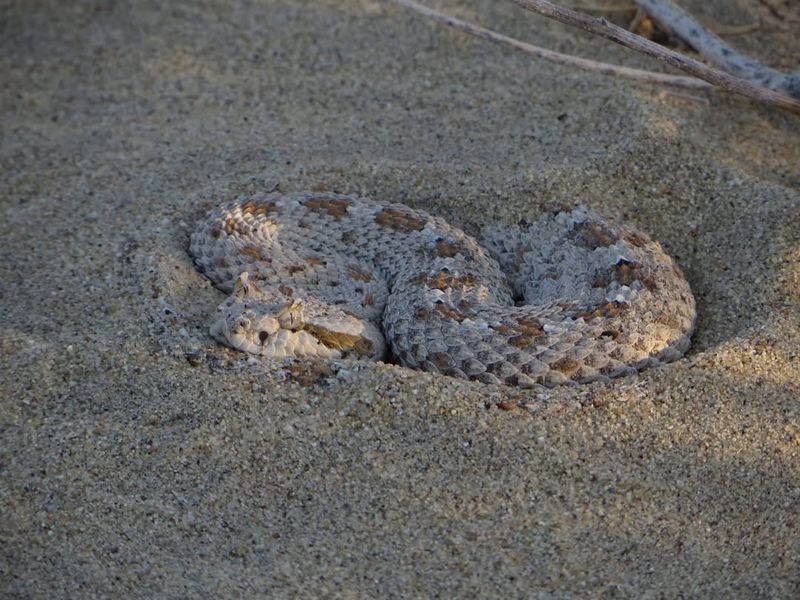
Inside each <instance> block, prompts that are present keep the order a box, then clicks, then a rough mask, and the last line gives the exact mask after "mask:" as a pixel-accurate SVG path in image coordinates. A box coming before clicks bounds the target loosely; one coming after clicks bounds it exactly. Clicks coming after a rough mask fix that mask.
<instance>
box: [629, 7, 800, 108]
mask: <svg viewBox="0 0 800 600" xmlns="http://www.w3.org/2000/svg"><path fill="white" fill-rule="evenodd" d="M636 4H638V5H639V6H640V7H641V9H642V10H644V11H645V12H646V13H647V14H648V15H650V17H651V18H652V19H653V20H654V21H656V22H657V23H658V24H659V25H661V27H663V28H664V29H667V30H668V31H671V32H672V33H673V34H675V35H676V36H677V37H679V38H681V39H682V40H683V41H684V42H686V43H687V44H689V45H690V46H691V47H692V48H694V49H695V50H697V51H698V52H699V53H700V54H701V55H702V56H704V57H705V58H706V59H708V60H710V61H711V62H713V63H714V64H716V65H719V66H720V67H722V68H723V69H725V70H726V71H727V72H728V73H732V74H734V75H736V76H737V77H741V78H742V79H746V80H747V81H750V82H753V83H755V84H757V85H759V86H761V87H765V88H768V89H771V90H775V91H777V92H780V93H782V94H786V95H787V96H791V97H793V98H797V99H800V73H794V74H786V73H781V72H780V71H777V70H775V69H772V68H770V67H767V66H765V65H762V64H761V63H759V62H758V61H756V60H754V59H752V58H749V57H747V56H744V55H743V54H740V53H739V52H737V51H736V50H734V49H733V48H731V47H730V46H729V45H728V44H726V43H725V42H724V41H723V40H722V39H720V38H719V37H717V36H716V35H715V34H714V33H712V32H711V31H709V30H708V29H706V28H705V27H703V26H702V25H700V23H698V22H697V21H696V20H695V19H694V18H693V17H692V16H691V15H690V14H689V13H687V12H686V11H685V10H683V9H682V8H680V7H679V6H676V5H675V4H673V3H672V2H669V1H668V0H636Z"/></svg>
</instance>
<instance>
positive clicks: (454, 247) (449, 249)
mask: <svg viewBox="0 0 800 600" xmlns="http://www.w3.org/2000/svg"><path fill="white" fill-rule="evenodd" d="M431 254H432V255H433V256H438V257H441V258H453V257H454V256H457V255H458V254H461V255H463V256H468V251H467V249H466V248H465V247H464V244H462V243H461V242H451V241H449V240H444V239H440V240H437V241H436V246H435V247H434V248H433V250H432V251H431Z"/></svg>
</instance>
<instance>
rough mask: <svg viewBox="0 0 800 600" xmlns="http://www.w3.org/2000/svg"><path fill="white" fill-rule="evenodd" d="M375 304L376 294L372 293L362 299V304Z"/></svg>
mask: <svg viewBox="0 0 800 600" xmlns="http://www.w3.org/2000/svg"><path fill="white" fill-rule="evenodd" d="M373 304H375V296H373V295H372V294H369V295H367V297H366V298H364V299H363V300H362V301H361V306H372V305H373Z"/></svg>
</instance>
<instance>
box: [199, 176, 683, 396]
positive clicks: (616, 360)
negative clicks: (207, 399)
mask: <svg viewBox="0 0 800 600" xmlns="http://www.w3.org/2000/svg"><path fill="white" fill-rule="evenodd" d="M190 252H191V254H192V256H193V257H194V260H195V263H196V265H197V266H198V268H199V269H200V271H201V272H202V273H204V274H205V275H206V276H207V277H208V278H209V279H210V280H211V282H212V283H213V284H214V285H215V286H216V287H218V288H219V289H221V290H223V291H224V292H226V293H228V294H230V296H229V297H228V298H227V300H225V301H224V302H223V303H222V304H221V305H220V307H219V308H218V309H217V318H216V320H215V322H214V324H213V325H212V327H211V333H212V335H213V336H214V337H215V338H216V339H218V340H219V341H221V342H222V343H224V344H226V345H228V346H230V347H232V348H235V349H238V350H242V351H244V352H249V353H252V354H257V355H262V356H265V357H273V358H285V357H321V358H339V357H347V356H351V357H358V358H365V359H372V360H381V359H385V358H386V357H387V356H388V355H389V353H391V355H392V356H393V357H394V359H395V360H397V361H398V362H400V363H401V364H402V365H405V366H408V367H412V368H416V369H423V370H426V371H432V372H436V373H442V374H446V375H451V376H455V377H461V378H468V379H475V380H479V381H483V382H487V383H505V384H508V385H518V386H526V387H527V386H534V385H536V384H542V385H546V386H553V385H557V384H563V383H582V382H588V381H593V380H598V379H607V378H611V377H617V376H620V375H624V374H628V373H632V372H634V371H637V370H640V369H643V368H645V367H648V366H653V365H659V364H662V363H666V362H669V361H672V360H675V359H677V358H679V357H680V356H682V355H683V353H684V352H686V350H687V349H688V347H689V344H690V337H691V334H692V331H693V329H694V323H695V302H694V298H693V296H692V293H691V290H690V289H689V285H688V283H687V282H686V280H685V279H684V277H683V275H682V274H681V271H680V269H679V268H678V266H677V265H676V264H675V262H674V261H673V260H672V259H671V258H670V257H669V256H667V255H666V254H665V253H664V251H663V250H662V248H661V246H660V245H659V244H658V243H656V242H653V241H652V240H650V238H649V237H647V236H646V235H645V234H643V233H641V232H639V231H636V230H634V229H631V228H629V227H625V226H620V225H614V224H611V223H610V222H608V221H606V220H605V219H603V218H601V217H600V216H598V215H596V214H594V213H592V212H590V211H588V210H586V209H584V208H577V209H574V210H572V211H570V212H560V213H558V214H554V215H550V216H548V217H546V218H544V219H543V220H541V221H539V222H537V223H527V222H520V223H519V224H518V225H516V226H512V227H506V226H503V227H500V226H495V227H487V228H485V229H484V230H483V231H482V232H481V236H480V243H479V242H478V241H477V240H476V239H475V238H473V237H470V236H469V235H467V234H466V233H464V232H463V231H462V230H460V229H458V228H456V227H453V226H451V225H449V224H448V223H447V222H445V221H444V220H443V219H441V218H438V217H435V216H432V215H429V214H427V213H425V212H423V211H420V210H415V209H412V208H409V207H408V206H405V205H402V204H395V203H388V202H381V201H372V200H367V199H364V198H356V197H352V196H343V195H338V194H331V193H323V192H304V193H292V194H275V193H274V194H265V193H259V194H255V195H251V196H247V197H242V198H239V199H237V200H234V201H231V202H228V203H226V204H223V205H222V206H221V207H219V208H216V209H214V210H212V211H211V212H210V213H209V214H208V216H207V218H206V219H205V220H203V221H202V222H201V223H200V224H199V225H198V227H197V229H196V231H195V232H194V234H193V235H192V237H191V244H190Z"/></svg>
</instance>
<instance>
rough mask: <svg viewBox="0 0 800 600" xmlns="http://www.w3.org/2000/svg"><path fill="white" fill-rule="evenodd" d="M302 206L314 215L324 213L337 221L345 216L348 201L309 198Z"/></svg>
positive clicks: (348, 204)
mask: <svg viewBox="0 0 800 600" xmlns="http://www.w3.org/2000/svg"><path fill="white" fill-rule="evenodd" d="M303 204H304V205H305V206H306V207H307V208H308V209H309V210H312V211H314V212H316V213H326V214H327V215H328V216H329V217H333V218H334V219H336V220H337V221H338V220H339V219H341V218H342V217H343V216H345V215H346V214H347V207H348V206H350V204H351V203H350V200H344V199H334V198H309V199H308V200H306V201H304V202H303Z"/></svg>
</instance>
